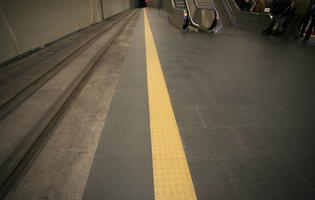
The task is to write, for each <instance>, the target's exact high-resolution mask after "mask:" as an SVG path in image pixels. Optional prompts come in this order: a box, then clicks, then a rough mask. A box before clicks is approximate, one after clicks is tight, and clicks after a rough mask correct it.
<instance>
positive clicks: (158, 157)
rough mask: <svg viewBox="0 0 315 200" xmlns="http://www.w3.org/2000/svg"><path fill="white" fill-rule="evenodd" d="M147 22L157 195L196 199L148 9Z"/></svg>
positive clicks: (162, 199)
mask: <svg viewBox="0 0 315 200" xmlns="http://www.w3.org/2000/svg"><path fill="white" fill-rule="evenodd" d="M144 26H145V44H146V45H145V47H146V61H147V81H148V96H149V110H150V128H151V145H152V160H153V176H154V177H153V178H154V193H155V199H156V200H195V199H197V198H196V194H195V189H194V185H193V182H192V179H191V176H190V171H189V167H188V164H187V160H186V156H185V152H184V149H183V144H182V141H181V138H180V135H179V131H178V127H177V123H176V120H175V116H174V112H173V108H172V105H171V102H170V97H169V95H168V91H167V88H166V84H165V80H164V76H163V72H162V69H161V64H160V61H159V57H158V53H157V50H156V47H155V43H154V40H153V36H152V32H151V28H150V24H149V21H148V17H147V13H146V10H144Z"/></svg>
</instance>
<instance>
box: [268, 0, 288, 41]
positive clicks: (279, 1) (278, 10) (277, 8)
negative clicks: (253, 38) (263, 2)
mask: <svg viewBox="0 0 315 200" xmlns="http://www.w3.org/2000/svg"><path fill="white" fill-rule="evenodd" d="M290 5H291V1H290V0H275V1H274V2H273V3H272V4H271V8H270V13H271V14H272V16H273V17H272V19H271V22H270V24H269V26H268V27H267V28H266V29H265V30H264V31H263V32H262V33H263V34H265V35H269V34H271V33H272V31H273V28H274V26H275V25H276V23H277V21H279V20H280V19H281V18H284V16H285V11H286V9H287V8H289V7H290Z"/></svg>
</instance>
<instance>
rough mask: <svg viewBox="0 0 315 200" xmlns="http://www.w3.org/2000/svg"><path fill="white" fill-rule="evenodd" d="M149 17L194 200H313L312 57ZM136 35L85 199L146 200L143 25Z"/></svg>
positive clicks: (260, 40)
mask: <svg viewBox="0 0 315 200" xmlns="http://www.w3.org/2000/svg"><path fill="white" fill-rule="evenodd" d="M148 15H149V20H150V24H151V28H152V32H153V36H154V40H155V42H156V46H157V50H158V54H159V57H160V62H161V65H162V68H163V73H164V76H165V79H166V84H167V87H168V90H169V94H170V98H171V102H172V105H173V109H174V112H175V117H176V120H177V123H178V127H179V129H180V134H181V138H182V142H183V145H184V149H185V153H186V157H187V160H188V162H189V168H190V172H191V176H192V179H193V182H194V186H195V190H196V195H197V197H198V199H199V200H236V199H238V200H274V199H277V200H278V199H286V200H311V199H315V173H314V172H315V170H314V168H315V163H314V160H315V157H314V155H315V145H314V142H315V136H314V134H313V133H314V132H315V131H314V130H315V129H314V127H315V126H314V125H313V122H314V105H313V104H314V102H315V92H314V91H315V82H314V81H315V71H314V67H313V66H312V65H311V64H312V63H313V60H314V59H313V57H312V56H313V54H314V48H313V47H312V46H302V45H300V44H296V43H292V42H291V43H290V42H289V43H285V42H283V41H279V40H277V39H275V38H265V37H262V36H261V35H257V34H253V33H248V32H242V31H237V30H233V31H232V32H229V31H227V32H223V33H220V34H216V35H213V36H212V35H208V34H204V33H182V32H180V31H178V30H176V29H175V28H174V27H172V26H171V25H170V24H169V23H168V22H167V21H166V20H165V18H163V17H161V15H160V14H159V11H157V10H153V9H149V10H148ZM137 27H138V28H137V31H136V32H135V33H134V36H133V38H134V42H133V45H131V47H130V51H129V53H128V56H127V57H126V60H125V64H124V65H123V69H122V73H121V79H120V81H119V83H118V85H117V91H116V93H115V95H114V97H113V101H112V105H111V108H110V111H109V114H108V119H107V121H106V123H105V127H104V131H103V134H102V136H101V140H100V145H99V147H98V150H97V154H96V155H97V156H96V158H95V161H94V164H93V168H92V171H91V173H90V177H89V181H88V184H87V187H86V193H85V199H137V200H140V199H145V200H150V199H153V198H154V191H153V177H152V163H151V162H152V161H151V159H152V157H151V148H150V145H151V144H150V130H149V119H148V117H149V115H148V105H147V92H146V90H147V88H146V74H145V73H146V72H145V69H146V68H145V66H146V65H145V57H144V55H145V53H144V52H145V51H144V43H143V37H144V35H143V15H141V16H140V18H139V21H138V23H137ZM102 177H105V178H102Z"/></svg>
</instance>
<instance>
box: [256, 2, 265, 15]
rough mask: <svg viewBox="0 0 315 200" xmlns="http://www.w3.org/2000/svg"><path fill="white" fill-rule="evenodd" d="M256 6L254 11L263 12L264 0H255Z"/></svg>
mask: <svg viewBox="0 0 315 200" xmlns="http://www.w3.org/2000/svg"><path fill="white" fill-rule="evenodd" d="M255 3H256V8H255V11H256V12H259V13H262V12H265V1H264V0H255Z"/></svg>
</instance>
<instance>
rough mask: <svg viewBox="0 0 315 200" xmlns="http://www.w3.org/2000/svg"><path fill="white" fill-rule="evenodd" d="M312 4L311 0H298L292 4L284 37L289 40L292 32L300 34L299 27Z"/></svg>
mask: <svg viewBox="0 0 315 200" xmlns="http://www.w3.org/2000/svg"><path fill="white" fill-rule="evenodd" d="M310 6H311V1H310V0H296V1H295V2H294V3H293V4H292V6H291V8H290V9H291V12H292V13H291V15H290V16H289V18H288V21H287V25H286V28H285V30H284V35H283V39H284V40H288V39H289V38H290V36H291V34H292V33H294V34H295V35H297V34H298V27H299V24H300V23H301V21H302V19H303V17H304V15H305V14H306V13H307V11H308V10H309V8H310Z"/></svg>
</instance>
